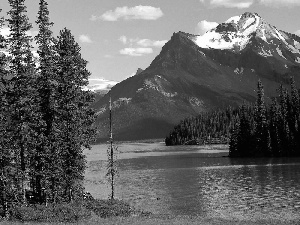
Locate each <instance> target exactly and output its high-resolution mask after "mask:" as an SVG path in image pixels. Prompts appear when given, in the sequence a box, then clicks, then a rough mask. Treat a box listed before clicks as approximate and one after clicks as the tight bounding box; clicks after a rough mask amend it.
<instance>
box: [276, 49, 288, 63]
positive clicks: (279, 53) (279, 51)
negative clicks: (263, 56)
mask: <svg viewBox="0 0 300 225" xmlns="http://www.w3.org/2000/svg"><path fill="white" fill-rule="evenodd" d="M276 51H277V53H278V55H280V56H281V57H282V58H284V59H285V60H287V59H286V58H285V57H284V55H283V54H282V51H281V50H280V49H279V47H277V48H276Z"/></svg>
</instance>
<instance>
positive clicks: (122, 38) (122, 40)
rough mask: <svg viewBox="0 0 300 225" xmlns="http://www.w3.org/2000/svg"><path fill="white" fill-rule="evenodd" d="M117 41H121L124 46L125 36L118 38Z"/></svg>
mask: <svg viewBox="0 0 300 225" xmlns="http://www.w3.org/2000/svg"><path fill="white" fill-rule="evenodd" d="M119 41H121V42H122V43H123V44H124V45H126V43H127V37H126V36H125V35H122V36H121V37H120V38H119Z"/></svg>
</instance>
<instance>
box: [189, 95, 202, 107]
mask: <svg viewBox="0 0 300 225" xmlns="http://www.w3.org/2000/svg"><path fill="white" fill-rule="evenodd" d="M189 102H190V104H191V105H192V106H194V107H200V106H203V105H204V102H203V101H202V100H201V99H199V98H197V97H190V98H189Z"/></svg>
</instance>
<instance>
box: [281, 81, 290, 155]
mask: <svg viewBox="0 0 300 225" xmlns="http://www.w3.org/2000/svg"><path fill="white" fill-rule="evenodd" d="M278 91H279V105H280V121H279V138H280V140H281V142H282V148H285V149H282V153H283V156H290V155H291V149H290V144H291V143H290V126H289V123H288V121H289V95H288V91H287V89H286V88H284V87H283V85H282V84H280V86H279V90H278Z"/></svg>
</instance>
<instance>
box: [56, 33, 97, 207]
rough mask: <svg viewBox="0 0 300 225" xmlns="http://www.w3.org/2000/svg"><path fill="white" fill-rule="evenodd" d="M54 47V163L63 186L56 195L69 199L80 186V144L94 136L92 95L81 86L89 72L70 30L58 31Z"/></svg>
mask: <svg viewBox="0 0 300 225" xmlns="http://www.w3.org/2000/svg"><path fill="white" fill-rule="evenodd" d="M55 50H56V53H57V59H56V68H57V72H56V73H57V75H58V76H59V78H58V89H57V91H58V93H57V95H56V96H55V97H56V99H55V101H57V104H58V109H57V111H56V115H55V119H56V120H57V121H56V124H57V129H58V130H59V137H60V140H58V143H59V146H57V148H59V152H58V155H59V156H60V157H61V159H62V160H61V161H60V162H58V163H59V164H60V166H61V168H63V171H62V176H61V177H62V180H60V181H58V183H59V185H60V186H61V188H62V189H63V192H62V193H60V195H61V196H63V197H64V198H66V199H67V200H69V201H71V200H72V196H74V194H75V195H76V193H79V192H81V191H82V190H83V184H82V182H83V178H84V169H85V159H84V155H83V153H82V147H83V146H84V147H90V143H91V141H92V139H93V136H94V129H93V128H92V124H93V122H94V119H95V114H94V112H93V111H92V110H91V109H89V105H90V103H91V102H92V101H93V95H92V94H91V93H90V92H88V91H83V90H82V87H83V86H86V85H87V84H88V77H89V76H90V72H89V71H88V70H87V69H86V65H87V61H85V60H84V59H82V57H81V54H80V47H79V45H78V44H77V43H76V42H75V40H74V37H73V35H72V34H71V32H70V30H68V29H66V28H65V29H63V30H62V31H60V35H59V37H58V41H57V43H56V45H55ZM75 192H76V193H75Z"/></svg>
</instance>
